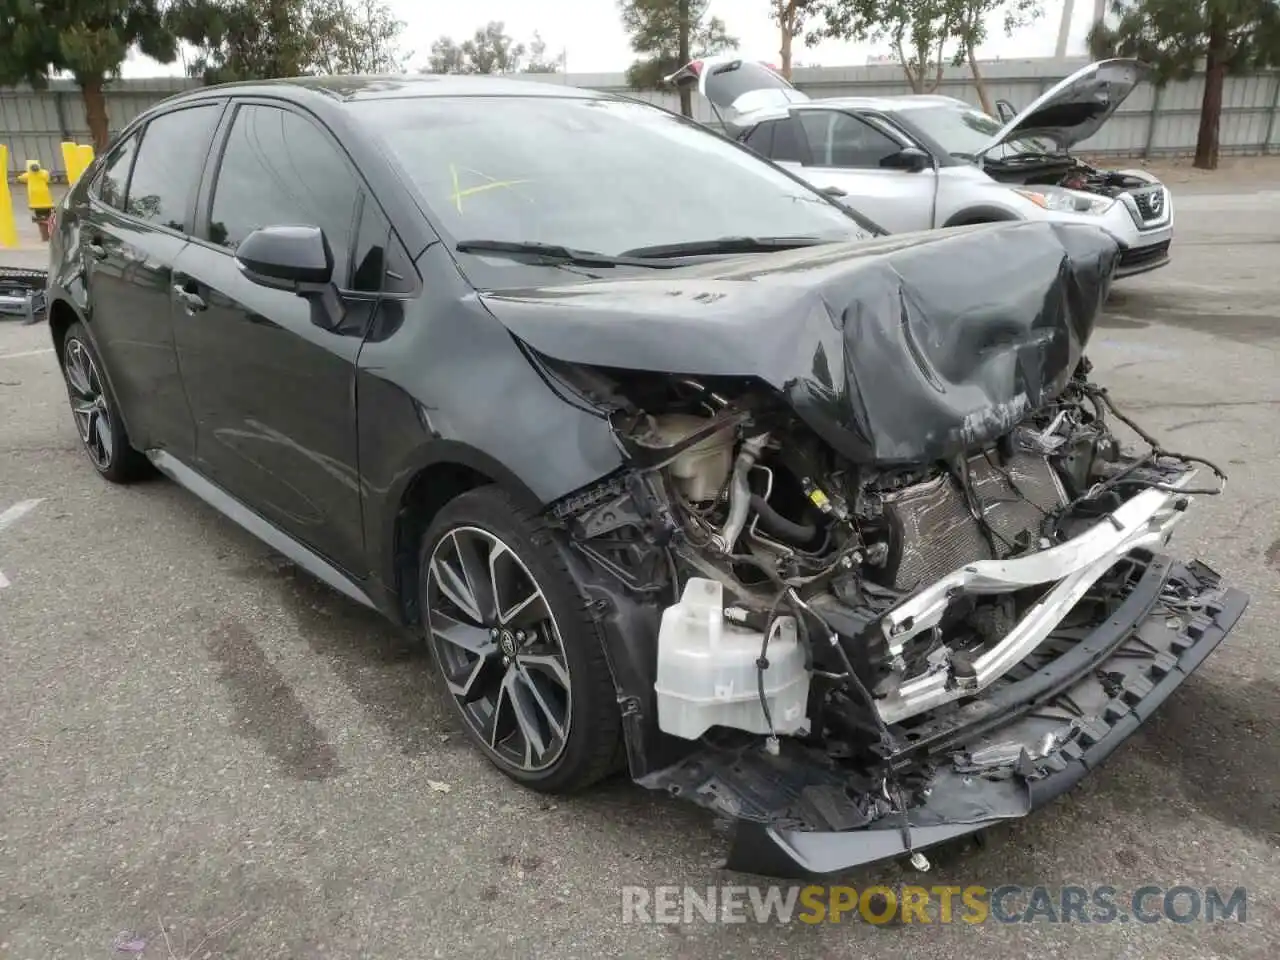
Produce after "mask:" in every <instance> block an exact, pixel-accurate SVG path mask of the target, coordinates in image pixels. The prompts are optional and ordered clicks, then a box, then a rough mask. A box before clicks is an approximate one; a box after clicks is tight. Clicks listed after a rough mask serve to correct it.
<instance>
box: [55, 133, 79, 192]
mask: <svg viewBox="0 0 1280 960" xmlns="http://www.w3.org/2000/svg"><path fill="white" fill-rule="evenodd" d="M58 146H59V147H61V148H62V169H63V170H65V171H66V172H67V186H71V185H72V184H73V183H75V182H76V181H77V180H79V179H80V170H79V167H80V152H79V149H78V147H79V144H77V143H75V142H73V141H71V140H63V141H62V142H61V143H60V144H58Z"/></svg>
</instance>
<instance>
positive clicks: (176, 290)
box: [173, 283, 208, 313]
mask: <svg viewBox="0 0 1280 960" xmlns="http://www.w3.org/2000/svg"><path fill="white" fill-rule="evenodd" d="M173 295H174V296H175V297H177V298H178V299H179V300H180V301H181V302H182V305H183V306H184V307H185V308H186V310H187V313H196V312H197V311H199V310H203V309H205V308H206V307H207V306H208V304H207V303H205V302H204V297H202V296H200V294H198V293H193V292H192V291H190V290H188V289H187V288H186V287H184V286H183V285H182V284H180V283H175V284H174V285H173Z"/></svg>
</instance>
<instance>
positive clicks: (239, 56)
mask: <svg viewBox="0 0 1280 960" xmlns="http://www.w3.org/2000/svg"><path fill="white" fill-rule="evenodd" d="M168 22H169V24H170V26H171V27H172V29H173V30H174V32H175V33H176V34H177V35H178V36H179V37H181V38H182V39H183V40H185V41H186V42H187V43H189V44H190V45H191V46H192V47H193V48H194V49H195V51H196V53H195V56H194V58H193V59H192V60H191V62H190V63H189V64H188V65H187V70H188V72H189V73H190V74H191V75H192V76H195V77H203V78H204V79H205V81H206V82H208V83H222V82H226V81H232V80H261V79H269V78H272V77H296V76H302V75H305V74H352V73H395V72H397V71H399V70H400V69H402V65H403V56H402V55H401V53H400V51H399V46H398V41H399V37H400V34H401V32H402V31H403V30H404V26H405V25H404V23H403V22H401V21H400V20H397V19H396V18H395V17H394V16H393V15H392V13H391V11H390V8H389V7H388V6H387V5H386V4H385V3H384V2H382V0H174V2H173V4H172V6H171V8H170V10H169V15H168Z"/></svg>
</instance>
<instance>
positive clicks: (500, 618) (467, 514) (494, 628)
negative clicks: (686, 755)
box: [419, 486, 620, 793]
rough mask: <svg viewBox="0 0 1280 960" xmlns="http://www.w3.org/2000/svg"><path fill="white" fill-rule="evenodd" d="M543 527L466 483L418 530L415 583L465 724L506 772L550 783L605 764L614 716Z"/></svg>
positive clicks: (542, 785)
mask: <svg viewBox="0 0 1280 960" xmlns="http://www.w3.org/2000/svg"><path fill="white" fill-rule="evenodd" d="M548 537H549V534H547V532H546V531H541V530H539V528H538V525H537V523H536V521H535V520H533V519H532V518H530V517H529V516H528V515H527V514H526V513H525V512H524V511H522V510H521V509H520V508H519V507H517V505H516V504H515V503H514V502H513V501H512V499H511V498H510V497H508V496H507V495H506V494H505V493H504V492H502V491H501V490H500V489H499V488H497V487H492V486H490V487H481V488H479V489H476V490H472V491H469V492H468V493H464V494H462V495H461V496H459V497H458V498H456V499H455V500H453V501H452V502H450V503H449V504H448V505H447V506H445V508H444V509H443V510H441V512H440V514H439V515H438V516H437V517H436V518H435V520H434V522H433V523H432V525H431V528H430V529H429V530H428V531H427V534H426V536H425V537H424V538H423V543H422V550H421V555H420V558H419V559H420V563H419V570H420V584H419V588H420V591H421V593H420V595H421V596H422V598H423V610H424V627H425V628H426V631H427V637H428V640H429V642H430V644H431V648H432V653H433V654H434V655H435V660H436V664H437V667H438V668H439V670H440V673H441V675H442V677H443V678H444V682H445V686H446V688H447V690H448V694H449V697H450V699H451V700H452V702H453V705H454V707H455V709H456V710H457V712H458V715H459V716H460V718H461V719H462V722H463V724H464V725H465V727H466V729H467V732H468V733H469V734H470V736H471V737H472V739H474V740H475V741H476V743H477V744H478V745H479V746H480V748H481V749H482V750H483V751H484V752H485V754H486V755H487V756H488V757H489V759H490V760H491V761H492V762H493V763H494V764H495V765H496V766H497V767H498V768H499V769H500V770H502V772H503V773H505V774H507V775H508V776H509V777H511V778H512V779H514V780H517V781H519V782H521V783H524V784H526V785H528V786H530V787H533V788H535V789H537V790H542V791H546V792H554V793H560V792H571V791H574V790H579V789H582V788H583V787H586V786H589V785H590V784H592V783H594V782H596V781H597V780H599V779H600V778H601V777H603V776H605V775H606V774H608V773H610V772H612V770H613V768H614V761H615V757H616V756H617V754H618V749H617V748H618V744H619V737H620V719H619V713H618V707H617V701H616V697H615V694H614V688H613V683H612V680H611V678H610V675H609V670H608V666H607V664H606V663H605V659H604V648H603V646H602V644H601V640H600V636H599V632H598V630H597V628H596V625H595V622H594V621H593V620H592V618H591V616H590V615H589V613H588V612H587V609H586V604H585V602H584V600H583V598H582V596H581V594H580V593H579V592H578V589H577V587H576V586H575V585H574V582H573V579H572V578H571V576H570V575H569V572H568V570H567V569H566V567H565V566H564V564H563V562H562V560H561V559H560V557H559V555H558V553H557V552H556V550H555V547H554V546H553V545H552V544H551V543H550V542H549V539H548Z"/></svg>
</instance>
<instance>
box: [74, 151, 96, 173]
mask: <svg viewBox="0 0 1280 960" xmlns="http://www.w3.org/2000/svg"><path fill="white" fill-rule="evenodd" d="M76 152H77V153H79V154H80V166H79V167H77V168H76V179H77V180H79V179H80V178H81V177H82V176H84V172H85V171H86V170H88V169H89V164H91V163H93V144H91V143H78V144H76Z"/></svg>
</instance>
